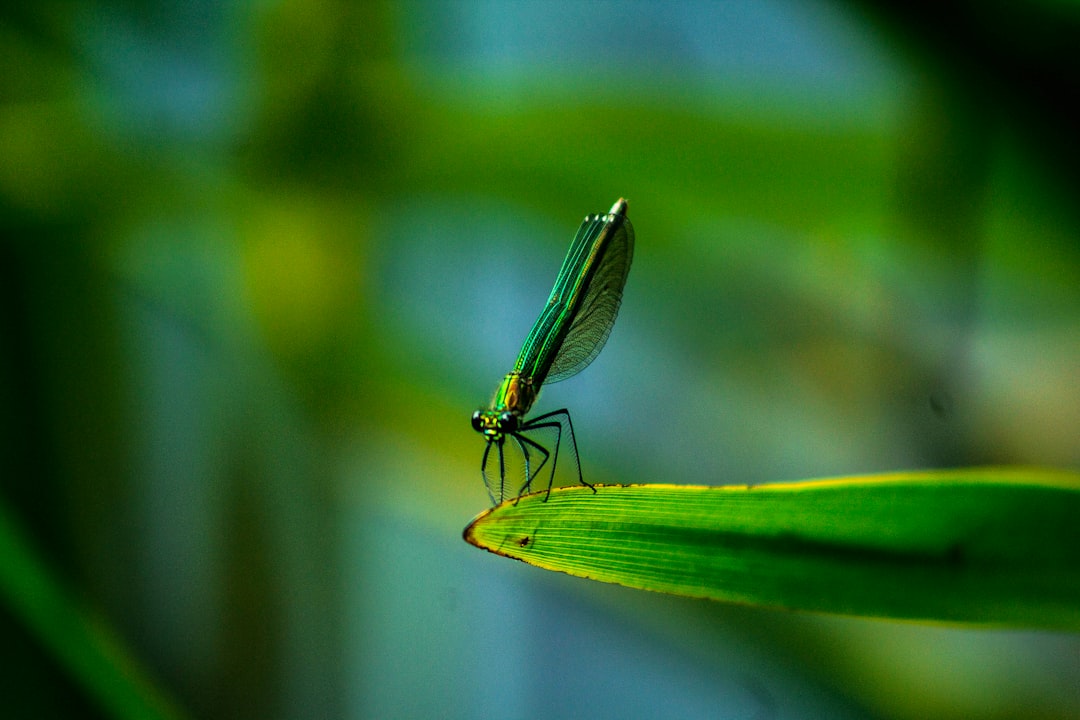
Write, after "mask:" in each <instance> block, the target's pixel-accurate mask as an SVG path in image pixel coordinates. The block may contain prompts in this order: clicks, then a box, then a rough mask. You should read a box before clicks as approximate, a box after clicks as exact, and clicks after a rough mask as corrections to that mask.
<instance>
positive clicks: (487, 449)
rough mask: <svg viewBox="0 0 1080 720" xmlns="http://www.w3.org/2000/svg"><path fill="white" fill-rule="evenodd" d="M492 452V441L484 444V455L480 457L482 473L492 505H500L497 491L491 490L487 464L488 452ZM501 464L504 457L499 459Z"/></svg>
mask: <svg viewBox="0 0 1080 720" xmlns="http://www.w3.org/2000/svg"><path fill="white" fill-rule="evenodd" d="M490 453H491V443H490V442H489V443H487V444H486V445H485V446H484V457H483V458H481V459H480V475H481V476H482V477H483V478H484V487H485V488H487V492H488V497H490V498H491V504H492V505H498V502H497V501H496V500H495V493H493V492H491V480H489V479H488V472H487V464H488V454H490ZM500 455H501V453H500ZM499 465H500V466H501V465H502V459H501V458H500V459H499Z"/></svg>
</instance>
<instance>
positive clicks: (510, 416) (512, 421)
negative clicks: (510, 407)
mask: <svg viewBox="0 0 1080 720" xmlns="http://www.w3.org/2000/svg"><path fill="white" fill-rule="evenodd" d="M499 429H500V430H502V431H503V432H510V433H512V432H517V429H518V418H517V415H515V414H514V413H512V412H504V413H502V414H501V415H499Z"/></svg>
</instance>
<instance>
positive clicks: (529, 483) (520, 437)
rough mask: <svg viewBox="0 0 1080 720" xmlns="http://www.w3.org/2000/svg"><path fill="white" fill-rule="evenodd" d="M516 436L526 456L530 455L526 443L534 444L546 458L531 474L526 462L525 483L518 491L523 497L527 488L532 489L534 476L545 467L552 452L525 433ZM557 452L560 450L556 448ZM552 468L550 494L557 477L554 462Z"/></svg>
mask: <svg viewBox="0 0 1080 720" xmlns="http://www.w3.org/2000/svg"><path fill="white" fill-rule="evenodd" d="M514 437H515V438H517V440H518V443H519V444H520V445H521V451H522V452H523V453H524V454H525V457H526V458H528V457H529V449H528V448H527V447H525V445H526V444H528V445H532V446H533V447H534V448H536V449H537V450H539V451H540V452H542V453H543V454H544V459H543V460H541V461H540V464H539V465H537V466H536V470H535V471H534V472H533V473H532V474H531V475H530V474H529V470H528V468H529V465H528V462H526V463H525V485H524V486H523V487H522V488H521V492H520V493H518V497H521V496H522V495H524V494H525V490H526V489H530V490H531V489H532V481H533V478H535V477H536V476H537V475H539V474H540V470H541V469H542V468H543V467H544V463H546V462H547V461H548V458H550V457H551V452H550V451H549V450H548V449H547V448H546V447H544V446H543V445H541V444H540V443H538V442H536V441H535V440H533V439H532V438H528V437H525V436H524V435H515V436H514ZM555 447H556V448H558V445H556V446H555ZM557 452H558V450H556V453H557ZM551 469H552V474H551V480H550V481H548V494H550V493H551V483H552V482H553V481H554V479H555V472H554V471H555V465H554V464H552V466H551ZM544 502H547V498H544Z"/></svg>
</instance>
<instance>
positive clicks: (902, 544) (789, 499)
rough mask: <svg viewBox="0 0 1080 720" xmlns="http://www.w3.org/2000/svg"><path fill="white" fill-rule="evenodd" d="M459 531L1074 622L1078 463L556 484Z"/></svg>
mask: <svg viewBox="0 0 1080 720" xmlns="http://www.w3.org/2000/svg"><path fill="white" fill-rule="evenodd" d="M543 495H544V493H535V494H532V495H528V496H525V497H522V498H521V499H520V501H519V502H518V503H517V505H514V504H513V503H503V504H501V505H498V506H496V507H494V508H492V509H491V510H488V511H487V512H485V513H483V514H481V515H480V516H478V517H477V518H476V519H475V520H473V522H472V523H471V524H470V525H469V526H468V527H467V528H466V529H465V539H466V540H467V541H468V542H470V543H472V544H474V545H476V546H477V547H481V548H484V549H486V550H489V551H491V552H493V553H497V554H499V555H504V556H506V557H512V558H516V559H518V560H522V561H524V562H527V563H530V564H533V565H537V566H539V567H542V568H546V569H549V570H558V571H560V572H565V573H569V574H571V575H577V576H580V577H585V578H591V579H594V580H600V581H603V582H611V583H618V584H620V585H626V586H628V587H634V588H640V589H643V590H655V591H659V592H667V593H673V594H676V595H685V596H689V597H701V598H711V599H714V600H724V601H730V602H739V603H747V604H753V605H761V606H768V607H782V608H790V609H799V610H812V611H820V612H830V613H842V614H847V615H860V616H867V617H882V618H902V619H911V620H928V621H938V622H947V623H982V624H994V625H1003V626H1016V627H1045V628H1065V629H1072V630H1080V474H1077V473H1070V472H1060V471H1051V470H1034V469H1004V468H989V469H986V468H976V469H963V470H948V471H928V472H915V473H898V474H890V475H875V476H864V477H853V478H839V479H832V480H817V481H807V482H797V483H778V484H769V485H757V486H721V487H701V486H680V485H625V486H622V485H608V486H598V487H597V493H596V494H593V493H592V491H590V490H589V489H588V488H586V487H567V488H558V489H556V490H553V491H552V493H551V498H550V500H549V501H548V502H547V503H544V502H542V500H543Z"/></svg>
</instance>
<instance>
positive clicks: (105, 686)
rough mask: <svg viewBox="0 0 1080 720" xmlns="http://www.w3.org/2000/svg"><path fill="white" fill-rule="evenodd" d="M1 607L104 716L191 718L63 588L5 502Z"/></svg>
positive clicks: (0, 514) (0, 526)
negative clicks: (23, 626) (20, 624)
mask: <svg viewBox="0 0 1080 720" xmlns="http://www.w3.org/2000/svg"><path fill="white" fill-rule="evenodd" d="M0 604H2V605H3V606H4V607H5V609H7V610H9V611H10V612H11V613H12V614H13V615H14V616H15V617H16V618H18V619H19V620H20V621H21V622H23V623H24V624H25V625H26V626H27V628H28V629H29V631H30V632H31V633H32V634H33V635H35V636H36V637H37V639H38V641H39V642H40V643H41V644H42V645H43V646H44V647H45V648H46V650H47V651H48V652H50V653H51V654H52V655H53V656H54V657H55V658H56V660H57V661H58V662H59V664H60V665H61V666H62V667H64V668H65V669H66V670H67V671H68V672H69V673H70V674H71V676H72V677H73V679H74V680H75V681H76V682H77V683H79V684H80V685H81V686H82V687H83V689H84V691H85V692H86V693H87V695H88V696H90V697H91V698H93V700H94V701H95V702H96V703H97V704H98V707H100V708H101V710H102V712H103V713H104V715H105V716H107V717H110V718H118V719H122V720H182V718H184V717H186V715H185V713H184V712H183V711H182V710H181V709H180V707H179V706H178V705H176V704H175V702H174V701H173V700H172V698H171V697H169V696H168V694H167V693H166V692H165V690H164V689H162V688H160V687H159V686H157V685H156V684H155V683H154V682H153V680H151V678H150V676H149V674H148V673H147V672H146V670H145V669H144V668H143V667H142V665H140V663H139V662H138V661H137V660H136V659H135V657H134V656H133V655H131V653H130V652H129V651H128V650H127V648H126V647H125V646H124V644H123V643H122V642H121V641H120V639H119V638H118V637H117V636H116V635H115V633H114V632H113V631H112V629H111V628H110V627H109V626H108V625H107V624H106V623H105V622H104V621H103V620H102V619H101V618H99V617H97V616H95V615H93V614H92V613H90V612H88V611H87V610H86V609H85V608H84V607H82V606H81V605H80V603H79V602H78V601H77V600H76V599H75V598H74V597H73V596H72V595H71V593H70V591H68V590H67V589H66V588H64V587H63V585H62V584H61V583H60V581H59V580H58V579H57V578H56V577H55V576H54V575H53V573H52V572H51V571H50V570H49V568H48V567H47V565H46V564H45V563H44V561H43V560H42V559H41V558H40V557H39V556H38V554H37V552H36V551H35V549H34V548H33V546H32V544H31V543H30V542H29V539H28V538H27V537H26V535H25V534H24V533H23V531H22V528H21V527H20V526H19V523H18V522H17V521H16V519H15V518H14V516H13V515H12V514H11V512H10V510H9V508H8V507H7V505H6V504H5V503H4V502H3V501H2V500H0Z"/></svg>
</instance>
